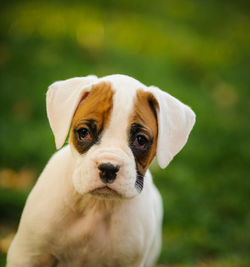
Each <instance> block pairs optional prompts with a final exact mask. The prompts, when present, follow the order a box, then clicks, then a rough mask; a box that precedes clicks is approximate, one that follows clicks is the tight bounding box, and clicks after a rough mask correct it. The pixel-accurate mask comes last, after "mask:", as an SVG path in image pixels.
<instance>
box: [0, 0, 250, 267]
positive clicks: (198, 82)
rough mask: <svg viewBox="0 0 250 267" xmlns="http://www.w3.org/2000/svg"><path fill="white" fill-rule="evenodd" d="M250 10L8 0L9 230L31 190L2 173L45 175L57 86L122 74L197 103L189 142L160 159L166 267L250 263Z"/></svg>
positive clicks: (4, 153) (4, 165)
mask: <svg viewBox="0 0 250 267" xmlns="http://www.w3.org/2000/svg"><path fill="white" fill-rule="evenodd" d="M249 10H250V4H249V2H248V1H241V0H238V1H226V0H221V1H205V0H204V1H202V0H196V1H195V0H190V1H188V0H180V1H178V0H171V1H158V0H157V1H142V0H134V1H125V0H122V1H115V0H107V1H101V0H92V1H62V0H61V1H6V2H3V1H2V2H1V9H0V34H1V42H0V71H1V72H0V114H1V117H0V125H1V130H0V170H1V175H0V238H5V236H6V235H7V232H8V231H9V230H8V229H9V228H11V229H12V231H14V230H15V229H16V227H17V224H18V221H19V218H20V214H21V212H22V208H23V205H24V203H25V199H26V197H27V194H28V191H29V190H30V186H27V187H22V189H20V188H17V187H15V186H12V187H11V186H7V187H6V186H4V183H3V182H1V179H3V173H6V170H7V171H8V172H7V173H12V172H15V173H19V172H20V170H23V168H25V169H26V170H31V172H32V173H33V174H35V175H36V176H37V175H38V174H39V173H40V172H41V170H42V169H43V167H44V165H45V164H46V162H47V160H48V159H49V157H50V156H51V155H52V153H53V152H55V145H54V139H53V136H52V133H51V130H50V128H49V124H48V121H47V116H46V107H45V94H46V91H47V88H48V86H49V85H50V84H51V83H52V82H54V81H56V80H62V79H66V78H71V77H74V76H85V75H88V74H96V75H97V76H103V75H108V74H113V73H122V74H127V75H130V76H133V77H134V78H136V79H138V80H140V81H141V82H143V83H145V84H146V85H152V84H153V85H156V86H158V87H160V88H161V89H163V90H166V91H167V92H169V93H170V94H172V95H174V96H175V97H177V98H178V99H180V100H181V101H183V102H184V103H186V104H188V105H189V106H191V107H192V108H193V110H194V111H195V113H196V114H197V123H196V125H195V127H194V129H193V131H192V133H191V136H190V138H189V141H188V143H187V145H186V146H185V148H184V149H183V150H182V151H181V152H180V154H178V155H177V156H176V157H175V159H174V160H173V162H171V164H170V165H169V166H168V167H167V168H166V169H165V170H161V169H159V168H158V167H156V166H155V165H153V168H152V172H153V175H154V177H155V179H154V180H155V183H156V184H157V186H158V188H159V190H160V191H161V194H162V197H163V199H164V212H165V217H164V223H163V247H162V253H161V256H160V258H159V263H158V264H159V266H175V267H177V266H199V267H205V266H209V267H211V266H213V267H214V266H215V267H217V266H228V267H241V266H242V267H243V266H246V267H247V266H250V212H249V207H250V198H249V195H250V190H249V189H250V181H249V179H250V163H249V161H250V144H249V140H250V124H249V117H250V116H249V115H250V92H249V84H250V71H249V70H250V63H249V62H250V49H249V48H250V31H249V29H250V16H249V14H250V11H249ZM9 179H11V178H9ZM0 244H1V243H0ZM0 248H1V247H0ZM0 255H1V256H0V266H1V265H4V262H5V251H4V250H3V249H2V253H1V251H0Z"/></svg>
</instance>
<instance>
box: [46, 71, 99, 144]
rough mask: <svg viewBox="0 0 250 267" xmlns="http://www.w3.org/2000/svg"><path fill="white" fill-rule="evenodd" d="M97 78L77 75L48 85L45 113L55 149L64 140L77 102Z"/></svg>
mask: <svg viewBox="0 0 250 267" xmlns="http://www.w3.org/2000/svg"><path fill="white" fill-rule="evenodd" d="M97 79H98V78H97V77H96V76H94V75H90V76H87V77H79V78H78V77H77V78H72V79H68V80H65V81H58V82H55V83H53V84H52V85H51V86H50V87H49V89H48V92H47V96H46V105H47V114H48V118H49V123H50V127H51V129H52V131H53V134H54V136H55V142H56V148H57V149H59V148H61V147H62V146H63V144H64V142H65V139H66V137H67V135H68V131H69V128H70V125H71V121H72V118H73V115H74V113H75V110H76V108H77V106H78V104H79V102H80V101H81V99H82V98H83V97H84V95H85V94H87V93H88V92H89V91H90V90H91V85H92V84H93V83H94V82H95V81H97Z"/></svg>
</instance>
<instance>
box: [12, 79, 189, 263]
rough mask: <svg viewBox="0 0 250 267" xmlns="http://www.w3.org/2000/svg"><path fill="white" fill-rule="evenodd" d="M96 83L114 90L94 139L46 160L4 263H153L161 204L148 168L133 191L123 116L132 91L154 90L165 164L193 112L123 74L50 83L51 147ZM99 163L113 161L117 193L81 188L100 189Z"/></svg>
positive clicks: (62, 138)
mask: <svg viewBox="0 0 250 267" xmlns="http://www.w3.org/2000/svg"><path fill="white" fill-rule="evenodd" d="M101 81H109V82H111V85H112V89H114V90H115V94H114V102H113V111H112V115H111V119H110V123H109V124H108V126H107V128H106V129H104V132H103V136H102V139H101V143H100V144H99V145H94V146H92V147H91V148H90V149H89V150H88V151H87V152H86V153H85V154H83V155H80V154H79V153H78V152H77V150H76V149H75V147H74V145H73V144H70V145H67V146H66V147H64V148H62V149H61V150H59V151H58V152H57V153H56V154H55V155H54V156H53V157H52V158H51V159H50V161H49V162H48V164H47V166H46V167H45V169H44V171H43V172H42V174H41V176H40V177H39V179H38V181H37V183H36V185H35V186H34V188H33V190H32V192H31V193H30V195H29V197H28V200H27V203H26V205H25V208H24V211H23V214H22V218H21V221H20V225H19V228H18V231H17V234H16V236H15V238H14V240H13V242H12V244H11V247H10V249H9V252H8V257H7V266H8V267H19V266H20V267H21V266H27V267H31V266H62V267H64V266H73V267H78V266H89V267H91V266H97V267H99V266H100V267H101V266H109V267H116V266H121V267H122V266H129V267H136V266H139V267H142V266H148V267H150V266H153V264H154V263H155V261H156V259H157V256H158V254H159V252H160V247H161V220H162V201H161V197H160V194H159V192H158V190H157V189H156V188H155V186H154V184H153V182H152V177H151V175H150V173H149V171H147V173H146V175H145V177H144V188H143V191H142V192H141V193H140V194H139V193H138V191H137V190H136V188H135V181H136V165H135V160H134V157H133V154H132V152H131V150H130V148H129V145H128V140H127V139H128V137H127V130H128V119H129V115H130V113H131V112H132V110H133V101H134V98H135V95H136V90H137V89H139V88H141V89H143V90H145V91H151V92H152V93H153V94H154V95H155V97H156V99H157V101H158V103H159V112H158V124H159V125H158V126H159V136H158V147H157V158H158V162H159V164H160V166H161V167H165V166H166V165H167V164H168V163H169V161H170V160H171V159H172V157H173V156H174V155H175V154H176V153H177V152H178V151H179V150H180V149H181V148H182V147H183V145H184V144H185V142H186V140H187V137H188V135H189V132H190V131H191V128H192V126H193V123H194V113H193V112H192V111H191V109H190V108H188V107H187V106H185V105H184V104H182V103H181V102H179V101H178V100H176V99H175V98H173V97H171V96H170V95H168V94H166V93H164V92H162V91H160V90H159V89H158V88H154V87H146V86H145V85H143V84H141V83H140V82H138V81H136V80H135V79H133V78H131V77H128V76H124V75H111V76H106V77H103V78H100V79H98V78H97V77H96V76H88V77H85V78H84V77H83V78H73V79H69V80H66V81H61V82H56V83H54V84H53V85H52V86H51V87H50V88H49V91H48V94H47V111H48V117H49V121H50V125H51V128H52V130H53V133H54V135H55V141H56V145H57V147H58V148H59V147H61V146H62V145H63V143H64V142H65V139H66V136H67V134H68V131H69V127H70V124H71V120H72V117H73V114H74V112H75V110H76V108H77V106H78V104H79V101H80V100H81V99H82V97H83V96H84V94H85V93H87V92H89V91H90V90H91V88H92V86H93V85H94V84H97V83H99V82H101ZM83 104H84V103H83ZM62 113H63V116H62ZM105 162H111V163H113V164H114V165H119V166H120V170H119V172H118V174H117V178H116V179H115V182H114V183H112V184H111V185H110V187H111V188H112V189H113V190H115V191H116V192H118V193H119V195H120V196H121V197H120V198H118V197H114V198H111V199H105V198H97V197H95V196H93V195H92V194H90V193H89V192H91V191H92V190H94V189H97V188H100V187H102V186H103V183H102V181H101V179H100V178H99V173H98V170H97V166H98V164H100V163H105ZM53 264H54V265H53Z"/></svg>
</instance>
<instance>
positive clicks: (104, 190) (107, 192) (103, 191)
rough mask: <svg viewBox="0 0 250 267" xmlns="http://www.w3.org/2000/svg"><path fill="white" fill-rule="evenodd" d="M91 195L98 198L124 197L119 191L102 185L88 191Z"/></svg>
mask: <svg viewBox="0 0 250 267" xmlns="http://www.w3.org/2000/svg"><path fill="white" fill-rule="evenodd" d="M89 193H90V194H91V195H92V196H94V197H96V198H99V199H122V198H124V197H123V196H122V195H121V194H120V193H118V192H117V191H115V190H114V189H112V188H110V187H108V186H103V187H99V188H96V189H94V190H92V191H90V192H89Z"/></svg>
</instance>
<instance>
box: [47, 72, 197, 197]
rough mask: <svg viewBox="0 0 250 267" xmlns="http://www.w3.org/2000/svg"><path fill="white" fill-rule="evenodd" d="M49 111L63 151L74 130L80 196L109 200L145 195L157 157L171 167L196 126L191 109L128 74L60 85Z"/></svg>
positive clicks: (75, 176)
mask: <svg viewBox="0 0 250 267" xmlns="http://www.w3.org/2000/svg"><path fill="white" fill-rule="evenodd" d="M47 112H48V118H49V122H50V125H51V128H52V131H53V133H54V136H55V142H56V147H57V148H58V149H59V148H60V147H62V145H63V144H64V142H65V139H66V137H67V135H68V132H69V129H70V126H71V130H70V137H69V143H70V146H71V149H72V153H73V155H74V157H75V169H74V174H73V184H74V187H75V189H76V191H78V192H79V193H80V194H86V193H91V194H93V195H95V196H101V197H109V198H110V197H112V198H113V197H123V198H131V197H134V196H136V195H137V194H139V193H140V192H141V191H142V189H143V177H144V174H145V172H146V170H147V169H148V167H149V165H150V163H151V161H152V159H153V158H154V156H155V155H156V156H157V160H158V163H159V165H160V167H162V168H165V167H166V166H167V165H168V163H169V162H170V161H171V160H172V158H173V157H174V156H175V155H176V154H177V153H178V152H179V151H180V150H181V149H182V147H183V146H184V145H185V143H186V141H187V138H188V135H189V133H190V131H191V129H192V127H193V125H194V122H195V114H194V112H193V111H192V110H191V109H190V108H189V107H188V106H186V105H184V104H183V103H181V102H180V101H178V100H177V99H176V98H174V97H172V96H170V95H169V94H167V93H165V92H163V91H161V90H160V89H158V88H156V87H153V86H150V87H147V86H145V85H144V84H142V83H140V82H138V81H137V80H135V79H133V78H131V77H129V76H125V75H111V76H106V77H103V78H97V77H96V76H87V77H81V78H72V79H68V80H65V81H59V82H55V83H53V84H52V85H51V86H50V87H49V90H48V93H47Z"/></svg>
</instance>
